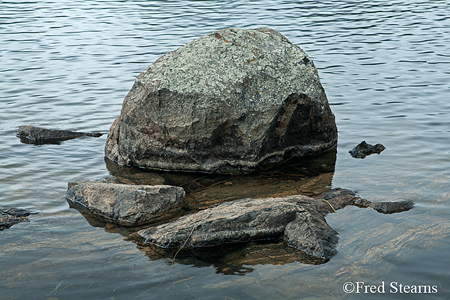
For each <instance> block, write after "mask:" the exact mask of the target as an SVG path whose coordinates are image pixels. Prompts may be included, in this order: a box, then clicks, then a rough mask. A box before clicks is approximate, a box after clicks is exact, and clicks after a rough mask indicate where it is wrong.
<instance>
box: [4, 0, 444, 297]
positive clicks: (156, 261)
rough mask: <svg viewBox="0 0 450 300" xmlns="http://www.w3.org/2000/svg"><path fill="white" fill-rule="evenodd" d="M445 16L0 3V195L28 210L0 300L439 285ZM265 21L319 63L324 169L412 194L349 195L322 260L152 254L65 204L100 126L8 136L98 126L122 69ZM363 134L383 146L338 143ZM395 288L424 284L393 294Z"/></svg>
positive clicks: (347, 183)
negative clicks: (406, 206)
mask: <svg viewBox="0 0 450 300" xmlns="http://www.w3.org/2000/svg"><path fill="white" fill-rule="evenodd" d="M449 11H450V2H449V1H421V0H412V1H405V0H401V1H386V0H379V1H376V0H374V1H364V0H363V1H351V0H349V1H343V0H341V1H76V0H75V1H73V0H70V1H63V0H61V1H38V2H33V1H26V2H25V1H24V2H22V1H13V0H12V1H1V2H0V36H1V39H0V62H1V63H0V87H1V88H0V108H1V109H0V124H1V126H0V206H4V207H22V208H29V209H32V210H33V211H34V212H37V214H35V215H32V216H31V218H30V222H24V223H20V224H18V225H15V226H13V227H12V228H10V229H8V230H4V231H1V232H0V299H53V300H54V299H334V298H358V297H360V296H361V294H359V295H358V294H355V293H350V294H347V293H345V292H344V290H343V286H344V287H346V286H345V283H346V282H350V283H356V282H364V283H365V284H367V285H368V284H372V285H376V286H377V287H378V286H380V285H382V284H385V290H384V293H385V294H384V295H382V294H380V293H379V292H377V293H375V294H372V293H370V292H368V293H366V294H365V295H364V296H365V297H369V298H370V297H373V298H377V299H383V298H386V297H387V298H396V297H399V298H403V296H408V297H409V298H417V299H428V298H430V299H438V298H439V299H447V298H449V297H450V268H449V266H450V253H449V251H448V249H449V248H450V222H449V217H448V216H449V215H450V187H449V179H450V150H449V149H450V147H449V146H450V101H449V96H450V50H449V49H450V15H449ZM261 26H267V27H271V28H273V29H275V30H278V31H280V32H281V33H282V34H284V35H285V36H286V37H287V38H288V39H289V40H290V41H291V42H293V43H295V44H297V45H299V46H300V47H302V48H303V49H304V50H305V51H306V53H307V54H309V56H310V57H311V58H312V59H313V61H314V63H315V65H316V66H317V67H318V69H319V73H320V76H321V81H322V84H323V86H324V88H325V90H326V92H327V95H328V98H329V102H330V104H331V107H332V110H333V112H334V113H335V115H336V122H337V125H338V129H339V144H338V151H337V158H336V162H335V167H334V173H328V177H326V180H325V182H328V184H329V185H331V186H333V187H343V188H349V189H352V190H356V191H357V192H358V194H359V195H360V196H361V197H363V198H365V199H368V200H371V201H399V200H406V199H411V200H413V201H414V202H415V203H416V206H415V208H414V209H412V210H410V211H408V212H404V213H398V214H393V215H383V214H379V213H377V212H375V211H374V210H370V209H360V208H356V207H347V208H345V209H342V210H340V211H338V213H337V214H330V215H328V216H327V221H328V222H329V224H330V225H331V226H332V227H333V228H334V229H335V230H337V231H338V232H339V234H340V241H339V245H338V251H339V253H338V254H337V255H336V256H335V257H333V258H332V259H331V260H330V261H329V262H327V263H325V264H321V265H311V264H305V263H302V262H300V261H296V260H281V261H276V260H274V261H272V262H270V261H268V260H256V261H255V260H246V259H245V255H244V254H242V253H241V257H240V258H239V259H238V261H239V263H238V265H239V266H240V267H241V268H242V270H244V271H243V272H239V271H236V272H234V271H230V269H229V267H228V265H225V266H224V265H220V264H219V263H217V262H205V261H203V262H202V261H196V260H195V259H192V258H191V259H189V258H183V257H180V258H177V259H176V260H172V259H171V258H167V257H155V256H154V255H153V256H152V255H149V254H148V253H147V252H146V251H145V250H143V249H140V248H139V247H137V246H136V244H135V243H133V242H132V241H128V240H126V239H125V238H124V236H123V235H122V234H120V233H119V232H118V231H117V230H114V228H112V229H111V228H102V227H99V225H98V224H97V225H96V224H91V223H92V222H91V223H89V222H88V219H86V218H85V217H84V216H83V215H81V214H80V213H79V212H78V211H77V210H75V209H71V208H69V206H68V204H67V203H66V201H65V200H64V199H63V195H64V193H65V190H66V188H67V182H68V181H71V180H76V179H95V178H100V177H105V176H109V175H111V174H112V173H114V172H112V170H111V168H108V166H107V164H106V163H105V160H104V154H103V148H104V143H105V139H106V135H104V136H102V137H100V138H92V137H82V138H79V139H73V140H69V141H65V142H62V143H61V144H59V145H30V144H22V143H20V141H19V139H18V138H16V137H15V130H16V129H17V127H18V126H20V125H34V126H41V127H49V128H59V129H76V130H80V131H93V130H96V131H101V132H104V133H107V132H108V130H109V126H110V125H111V123H112V122H113V121H114V119H115V118H116V117H117V116H118V115H119V113H120V109H121V104H122V101H123V99H124V97H125V95H126V93H127V92H128V91H129V89H130V88H131V86H132V84H133V82H134V79H135V77H136V76H137V75H138V74H139V73H140V72H141V71H142V70H144V69H145V68H146V67H147V66H148V65H150V64H151V63H152V62H154V61H155V60H156V59H157V58H158V57H160V56H161V55H163V54H164V53H166V52H169V51H172V50H175V49H176V48H178V47H179V46H181V45H183V44H185V43H187V42H189V41H191V40H193V39H195V38H197V37H200V36H203V35H205V34H207V33H210V32H213V31H215V30H218V29H221V28H226V27H238V28H255V27H261ZM362 140H365V141H367V142H368V143H372V144H375V143H382V144H384V145H385V146H386V150H385V151H384V152H382V153H381V154H380V155H372V156H369V157H367V158H365V159H354V158H352V157H351V156H350V155H349V154H348V150H350V149H351V148H353V147H354V146H355V145H357V144H358V143H359V142H361V141H362ZM112 175H114V174H112ZM317 178H319V179H320V180H323V178H322V177H320V176H319V177H317ZM317 178H313V180H316V179H317ZM319 179H317V180H319ZM317 180H316V181H317ZM327 180H328V181H327ZM238 192H239V191H238ZM267 247H270V246H269V245H267V246H264V245H255V246H254V248H249V250H247V251H248V252H251V251H253V252H255V253H264V251H266V250H267V249H266V248H267ZM263 256H264V255H263ZM252 257H254V256H252ZM265 258H267V257H265ZM227 259H228V262H230V261H236V259H237V258H236V257H234V256H232V255H229V256H227ZM229 265H230V266H231V265H233V264H232V263H230V264H229ZM227 268H228V269H227ZM395 283H397V286H398V285H399V284H403V285H410V286H419V285H429V286H436V289H437V293H435V294H429V295H423V294H408V295H406V294H404V293H400V292H399V291H398V290H397V292H396V290H395V289H390V284H395ZM361 293H362V294H364V290H361Z"/></svg>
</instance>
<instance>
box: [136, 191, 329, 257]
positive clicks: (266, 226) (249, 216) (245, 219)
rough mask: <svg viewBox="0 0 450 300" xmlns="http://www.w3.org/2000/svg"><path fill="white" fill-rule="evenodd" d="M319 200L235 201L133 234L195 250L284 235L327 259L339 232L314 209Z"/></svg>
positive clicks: (159, 243) (164, 245)
mask: <svg viewBox="0 0 450 300" xmlns="http://www.w3.org/2000/svg"><path fill="white" fill-rule="evenodd" d="M319 202H320V200H318V199H314V198H310V197H306V196H300V195H296V196H288V197H283V198H262V199H251V198H249V199H240V200H235V201H232V202H227V203H222V204H220V205H218V206H216V207H213V208H208V209H205V210H202V211H200V212H198V213H195V214H191V215H187V216H183V217H181V218H179V219H178V220H176V221H174V222H171V223H168V224H164V225H160V226H157V227H151V228H148V229H144V230H141V231H139V232H138V235H139V236H140V237H142V238H143V239H144V242H143V244H154V245H157V246H159V247H162V248H173V247H178V248H195V247H208V246H216V245H221V244H226V243H236V242H247V241H255V240H269V239H276V238H280V237H283V238H284V239H285V240H286V241H287V243H288V244H289V245H290V246H292V247H295V248H297V249H300V250H302V251H304V252H305V253H307V254H308V255H311V256H315V257H319V258H322V259H329V258H331V257H332V256H333V255H334V254H335V253H336V250H335V246H336V244H337V242H338V237H337V236H338V233H337V232H336V231H334V230H333V229H332V228H331V227H330V226H329V225H328V224H327V223H326V221H325V218H324V215H323V214H321V213H319V211H318V209H317V204H319Z"/></svg>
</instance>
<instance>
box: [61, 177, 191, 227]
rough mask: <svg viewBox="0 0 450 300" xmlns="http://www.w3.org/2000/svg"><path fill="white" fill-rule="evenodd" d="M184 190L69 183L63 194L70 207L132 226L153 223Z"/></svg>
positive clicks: (112, 184)
mask: <svg viewBox="0 0 450 300" xmlns="http://www.w3.org/2000/svg"><path fill="white" fill-rule="evenodd" d="M183 197H184V190H183V189H182V188H180V187H175V186H169V185H155V186H149V185H127V184H117V183H107V182H93V181H80V182H69V184H68V189H67V192H66V195H65V198H66V199H67V201H68V202H69V203H70V204H71V205H73V206H80V205H81V206H82V207H85V208H87V209H88V210H89V211H91V212H92V213H94V214H96V215H99V216H102V217H103V218H105V219H106V220H108V221H111V222H114V223H118V224H121V225H124V226H135V225H141V224H145V223H148V222H150V221H153V219H154V218H156V217H158V216H159V215H160V214H162V213H164V212H166V211H168V210H169V209H171V208H173V207H176V205H177V204H179V203H180V202H181V200H182V199H183Z"/></svg>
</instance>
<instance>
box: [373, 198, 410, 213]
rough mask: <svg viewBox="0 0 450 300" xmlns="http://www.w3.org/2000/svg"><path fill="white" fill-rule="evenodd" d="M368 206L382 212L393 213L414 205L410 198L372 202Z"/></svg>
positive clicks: (408, 208)
mask: <svg viewBox="0 0 450 300" xmlns="http://www.w3.org/2000/svg"><path fill="white" fill-rule="evenodd" d="M370 207H372V208H373V209H375V210H376V211H378V212H380V213H383V214H393V213H398V212H403V211H407V210H410V209H411V208H413V207H414V202H413V201H411V200H406V201H400V202H376V203H373V202H372V203H371V204H370Z"/></svg>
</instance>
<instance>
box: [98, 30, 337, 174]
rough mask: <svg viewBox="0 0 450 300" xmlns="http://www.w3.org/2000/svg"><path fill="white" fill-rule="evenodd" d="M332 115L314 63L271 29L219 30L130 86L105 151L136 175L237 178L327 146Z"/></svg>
mask: <svg viewBox="0 0 450 300" xmlns="http://www.w3.org/2000/svg"><path fill="white" fill-rule="evenodd" d="M336 142H337V130H336V124H335V120H334V115H333V113H332V112H331V109H330V107H329V104H328V100H327V97H326V95H325V91H324V89H323V87H322V85H321V83H320V80H319V76H318V72H317V69H316V68H315V66H314V64H313V62H312V61H311V59H310V58H309V57H308V55H306V54H305V52H304V51H303V50H302V49H300V48H299V47H298V46H296V45H294V44H292V43H291V42H289V40H287V39H286V38H285V37H284V36H283V35H281V34H280V33H278V32H276V31H274V30H272V29H269V28H258V29H250V30H242V29H223V30H219V31H217V32H214V33H211V34H208V35H206V36H203V37H201V38H198V39H196V40H194V41H192V42H190V43H188V44H186V45H185V46H182V47H180V48H179V49H177V50H175V51H173V52H170V53H167V54H166V55H164V56H162V57H161V58H159V59H158V60H157V61H155V62H154V63H153V64H152V65H150V66H149V67H148V68H147V69H146V70H144V71H143V72H142V73H141V74H140V75H139V76H138V77H137V79H136V81H135V83H134V85H133V87H132V89H131V91H130V92H129V93H128V95H127V96H126V98H125V100H124V103H123V107H122V111H121V114H120V116H119V117H118V118H117V119H116V120H115V121H114V123H113V124H112V126H111V129H110V133H109V135H108V139H107V141H106V146H105V154H106V156H107V157H108V158H110V159H111V160H113V161H116V162H118V163H119V164H122V165H134V166H139V167H142V168H149V169H160V170H177V171H180V170H181V171H198V172H208V173H240V172H248V171H252V170H254V169H256V168H258V167H260V166H263V165H267V164H270V163H277V162H280V161H282V160H285V159H288V158H291V157H301V156H305V155H308V154H313V153H319V152H323V151H326V150H328V149H331V148H333V147H334V146H335V145H336Z"/></svg>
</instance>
